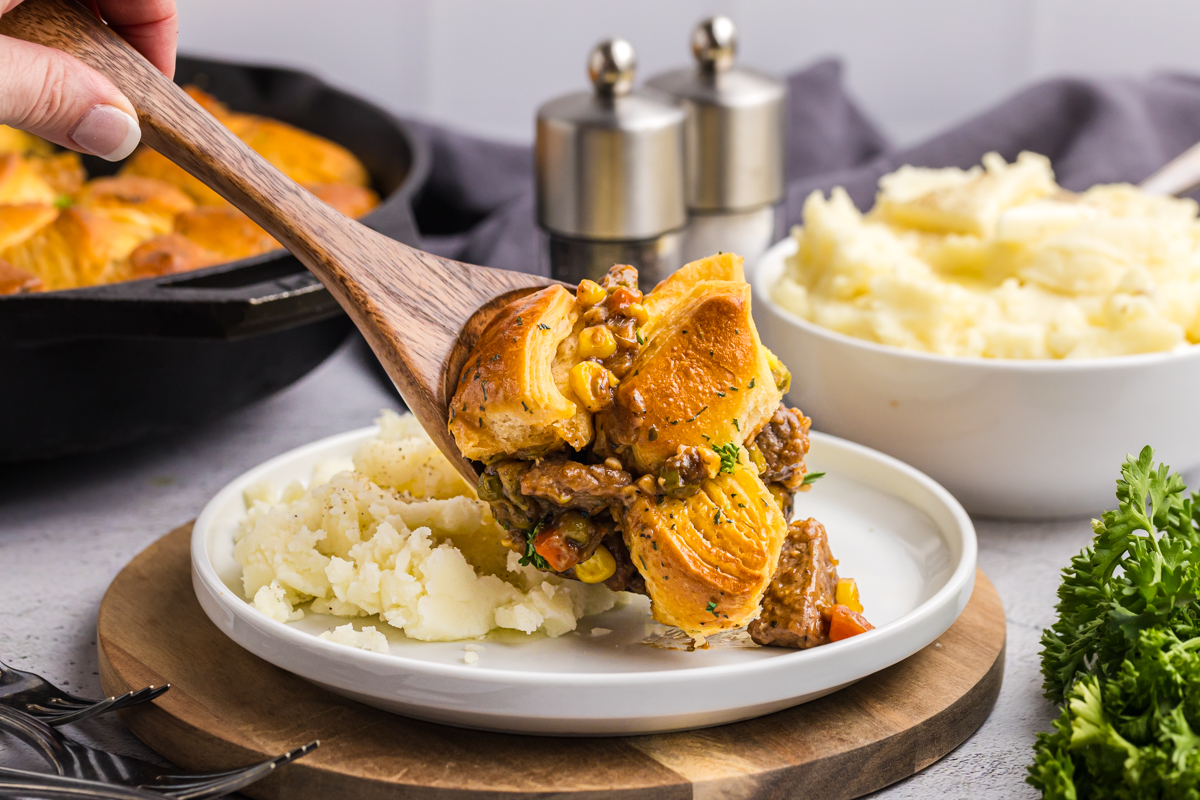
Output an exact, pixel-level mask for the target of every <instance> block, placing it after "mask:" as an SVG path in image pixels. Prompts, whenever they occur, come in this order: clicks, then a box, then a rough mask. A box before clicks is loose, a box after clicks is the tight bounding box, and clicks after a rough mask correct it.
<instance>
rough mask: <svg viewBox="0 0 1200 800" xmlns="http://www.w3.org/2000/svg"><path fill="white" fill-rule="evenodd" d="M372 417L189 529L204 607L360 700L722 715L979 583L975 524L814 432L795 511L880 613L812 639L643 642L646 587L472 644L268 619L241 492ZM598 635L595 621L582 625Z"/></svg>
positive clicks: (638, 716) (456, 720)
mask: <svg viewBox="0 0 1200 800" xmlns="http://www.w3.org/2000/svg"><path fill="white" fill-rule="evenodd" d="M376 433H377V430H376V429H374V428H368V429H364V430H359V431H353V432H351V433H347V434H343V435H341V436H335V437H332V438H329V439H325V440H323V441H319V442H315V443H313V444H310V445H308V446H306V447H302V448H299V449H298V450H293V451H292V452H290V453H286V454H284V455H282V456H279V457H278V458H275V459H273V460H271V461H268V462H267V463H265V464H263V465H261V466H259V467H256V468H255V469H252V470H251V471H249V472H247V473H246V474H245V475H242V476H241V477H240V478H237V479H236V480H234V481H233V482H232V483H230V484H229V485H228V486H226V487H225V488H224V489H222V490H221V491H220V492H219V493H218V494H217V496H216V497H214V498H213V499H212V500H211V501H210V502H209V503H208V505H207V506H205V508H204V511H203V512H202V513H201V514H200V517H199V519H197V520H196V525H195V528H194V532H193V534H192V548H191V549H192V583H193V585H194V587H195V590H196V596H197V598H199V600H200V605H201V606H202V607H203V608H204V611H205V613H206V614H207V615H208V617H209V618H210V619H211V620H212V621H213V622H214V623H215V624H216V625H217V627H218V628H220V629H221V631H223V632H224V633H225V634H226V635H227V636H229V637H230V638H231V639H233V641H235V642H237V643H238V644H239V645H241V646H242V647H244V648H245V649H247V650H249V651H250V652H251V653H254V654H255V655H257V656H259V657H260V658H263V659H265V660H267V661H269V662H271V663H272V664H275V665H276V666H278V667H281V668H283V669H285V670H288V671H289V672H293V673H295V674H296V675H299V676H300V677H302V678H305V679H307V680H309V681H312V682H313V683H316V684H318V685H320V686H323V687H325V688H327V689H329V690H331V691H333V692H337V693H338V694H341V695H344V696H346V697H350V698H352V699H355V700H358V701H360V702H363V703H366V704H368V705H372V706H375V707H377V708H382V709H385V710H388V711H394V712H397V713H401V714H405V715H407V716H412V717H418V718H421V719H427V720H432V721H435V722H443V723H448V724H451V725H460V726H464V727H473V728H484V729H490V730H501V731H512V732H519V733H542V734H567V735H591V736H596V735H620V734H637V733H651V732H657V731H669V730H682V729H686V728H696V727H703V726H708V725H718V724H722V723H726V722H734V721H737V720H741V719H748V718H750V717H754V716H759V715H762V714H767V713H770V712H772V711H778V710H780V709H783V708H787V707H789V706H793V705H796V704H798V703H803V702H805V701H807V700H811V699H814V698H816V697H820V696H821V695H824V694H828V693H829V692H831V691H834V690H836V689H838V688H840V687H842V686H845V685H846V684H848V683H852V682H854V681H857V680H859V679H861V678H863V677H865V676H867V675H870V674H871V673H873V672H876V671H878V670H881V669H883V668H885V667H887V666H889V665H891V664H894V663H896V662H897V661H900V660H902V659H904V658H907V657H908V656H910V655H912V654H913V653H915V652H917V651H918V650H920V649H921V648H922V647H925V646H926V645H928V644H929V643H930V642H932V641H933V640H934V639H936V638H937V637H938V636H939V635H941V633H942V632H943V631H945V630H946V628H948V627H950V625H951V624H952V623H953V622H954V620H955V619H957V618H958V615H959V614H960V613H961V612H962V609H963V608H964V607H965V606H966V604H967V601H968V600H969V599H970V596H971V590H972V588H973V587H974V582H975V553H976V546H975V531H974V529H973V528H972V526H971V520H970V519H969V518H968V517H967V515H966V512H965V511H963V509H962V507H961V506H959V505H958V503H957V502H955V500H954V498H953V497H951V496H950V494H949V493H948V492H946V490H945V489H943V488H942V487H940V486H938V485H937V484H936V483H934V482H933V481H932V480H930V479H929V478H928V477H926V476H924V475H922V474H921V473H919V472H917V471H916V470H914V469H912V468H911V467H908V466H906V465H904V464H901V463H899V462H897V461H896V460H895V459H892V458H888V457H887V456H884V455H881V454H879V453H875V452H873V451H871V450H868V449H867V448H865V447H861V446H859V445H856V444H851V443H849V442H843V441H840V440H838V439H834V438H833V437H830V436H822V435H819V434H818V435H816V436H814V437H813V443H812V451H811V452H810V454H809V463H810V465H811V466H812V468H813V469H817V470H825V471H827V472H828V475H827V477H825V478H824V479H822V480H821V481H819V482H817V484H816V485H815V486H814V487H813V490H812V491H811V492H808V493H807V494H803V495H800V497H799V501H798V503H797V506H798V509H797V511H798V513H799V514H803V515H806V516H814V517H816V518H817V519H819V520H821V521H822V522H823V523H824V524H825V526H826V528H827V529H828V531H829V538H830V543H831V546H832V548H833V552H834V554H835V555H836V556H837V558H838V559H839V560H840V566H839V571H840V572H841V574H843V575H846V576H851V577H854V578H856V579H857V580H858V583H859V586H860V590H861V593H862V598H863V604H864V606H865V607H866V614H867V617H868V618H869V619H870V620H871V621H872V622H874V623H875V624H876V625H877V626H878V627H877V628H876V629H875V630H873V631H869V632H867V633H865V634H861V635H859V636H855V637H853V638H851V639H847V640H844V641H841V642H835V643H833V644H828V645H825V646H823V647H818V648H815V649H813V650H806V651H793V650H781V649H778V648H766V647H745V646H740V647H738V646H724V647H723V646H714V647H712V648H711V649H709V650H704V651H697V652H691V653H689V652H685V651H682V650H675V649H664V648H662V647H652V646H648V644H647V638H648V637H651V638H653V637H661V636H662V632H663V631H665V630H667V629H665V628H663V626H659V625H657V624H655V623H653V622H652V621H651V620H650V616H649V611H648V604H647V603H646V602H645V601H644V599H643V601H642V602H637V603H634V604H631V605H626V606H622V607H618V608H615V609H613V610H611V611H607V612H605V613H603V614H598V615H595V616H593V617H589V618H586V619H584V620H582V621H581V622H580V628H579V630H578V631H576V632H574V633H570V634H567V635H565V636H561V637H559V638H557V639H549V638H546V637H544V636H543V637H535V636H526V635H524V634H520V633H513V632H509V633H507V634H503V635H495V634H494V635H493V636H492V637H489V638H488V639H485V640H483V641H482V642H481V644H482V647H483V650H482V652H479V653H478V655H479V661H478V663H476V664H473V665H467V664H465V663H463V658H464V656H465V653H464V649H463V648H464V644H463V643H462V642H419V641H414V640H410V639H406V638H405V637H404V636H403V634H401V633H399V632H398V631H396V630H394V629H390V628H388V626H386V625H381V624H380V623H379V622H378V621H377V620H374V619H359V620H356V621H355V622H356V624H357V625H358V626H361V625H375V626H376V627H377V628H380V629H384V630H386V631H388V638H389V643H390V652H388V653H387V654H379V653H371V652H366V651H363V650H357V649H354V648H351V647H346V646H344V645H340V644H334V643H332V642H328V641H324V640H322V639H319V638H318V636H319V635H320V633H321V632H323V631H326V630H329V629H331V628H333V627H334V626H336V625H340V624H345V623H346V622H347V620H344V619H337V618H333V617H325V616H318V615H313V614H309V615H307V616H306V617H305V618H304V619H302V620H300V621H298V622H294V623H288V624H284V623H280V622H276V621H275V620H273V619H271V618H269V617H267V616H266V615H264V614H261V613H260V612H258V611H257V610H255V609H254V608H253V607H252V606H251V605H250V604H249V603H247V602H246V601H245V600H244V599H243V597H242V592H241V568H240V567H239V566H238V564H237V563H236V562H235V561H234V559H233V535H234V532H235V530H236V529H237V526H238V523H239V521H240V520H241V519H242V518H243V517H244V516H245V508H244V506H243V501H242V491H243V489H245V488H246V487H247V486H249V485H251V484H254V483H258V482H260V481H262V480H266V479H270V480H273V481H275V482H276V484H277V485H285V484H286V483H288V482H289V481H292V480H300V481H302V482H307V481H308V480H309V479H310V478H311V476H312V469H313V466H314V465H315V464H317V463H318V462H320V461H323V460H326V459H329V458H337V457H344V456H348V455H351V454H353V453H354V451H355V450H356V449H357V448H358V446H359V444H361V443H362V442H363V441H365V440H367V439H368V438H370V437H372V436H374V435H375V434H376ZM597 628H600V629H607V630H608V631H610V632H609V633H601V634H600V635H593V634H592V631H593V630H594V629H597Z"/></svg>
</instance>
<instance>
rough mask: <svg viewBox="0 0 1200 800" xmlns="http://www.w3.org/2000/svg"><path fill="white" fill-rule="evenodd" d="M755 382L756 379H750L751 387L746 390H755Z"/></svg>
mask: <svg viewBox="0 0 1200 800" xmlns="http://www.w3.org/2000/svg"><path fill="white" fill-rule="evenodd" d="M754 381H755V379H754V378H751V379H750V385H749V386H747V387H746V388H747V389H753V388H754Z"/></svg>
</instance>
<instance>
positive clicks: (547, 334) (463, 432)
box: [450, 286, 592, 463]
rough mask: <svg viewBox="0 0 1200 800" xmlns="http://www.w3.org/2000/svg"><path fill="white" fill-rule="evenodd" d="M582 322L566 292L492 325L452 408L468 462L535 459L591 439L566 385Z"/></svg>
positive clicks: (543, 295)
mask: <svg viewBox="0 0 1200 800" xmlns="http://www.w3.org/2000/svg"><path fill="white" fill-rule="evenodd" d="M578 320H579V309H578V307H577V306H576V304H575V298H574V296H573V295H572V294H571V293H570V292H568V291H567V290H566V289H564V288H563V287H561V286H550V287H547V288H545V289H542V290H541V291H538V292H534V293H533V294H530V295H527V296H525V297H522V298H520V299H519V300H515V301H513V302H512V303H510V304H509V305H508V306H505V307H504V308H503V309H502V310H501V311H500V312H499V313H498V314H497V315H496V316H495V318H493V319H492V321H491V323H489V324H488V326H487V328H486V329H485V330H484V332H483V335H482V336H481V337H480V339H479V344H478V345H476V347H475V349H474V350H472V352H471V355H470V358H469V360H468V361H467V364H466V366H465V367H464V368H463V372H462V374H461V375H460V376H459V382H458V386H457V388H456V389H455V392H454V398H453V400H452V401H451V404H450V431H451V433H453V434H454V439H455V441H456V442H457V443H458V447H459V449H460V450H461V451H462V454H463V455H464V456H466V457H467V458H470V459H474V460H476V461H483V462H484V463H490V462H492V461H495V460H496V459H498V458H500V457H503V456H513V457H516V458H535V457H538V456H541V455H544V454H546V453H549V452H552V451H554V450H557V449H559V448H561V447H563V446H564V445H570V446H571V447H573V448H575V449H576V450H579V449H582V448H583V447H585V446H586V445H587V444H588V442H589V441H591V438H592V430H591V419H590V416H589V415H588V414H587V413H586V411H584V410H583V409H581V407H580V406H579V405H578V404H577V403H576V402H574V400H573V395H572V394H571V391H570V388H569V386H568V384H567V373H568V371H569V369H570V362H571V360H572V356H571V354H570V348H571V346H572V342H573V340H574V339H575V338H576V337H575V336H574V335H573V334H574V333H575V332H576V323H577V321H578ZM568 339H570V340H572V342H567V344H566V346H565V347H564V348H563V349H564V351H565V352H564V354H563V355H562V357H561V358H560V354H559V350H560V346H561V345H563V344H564V342H566V341H567V340H568Z"/></svg>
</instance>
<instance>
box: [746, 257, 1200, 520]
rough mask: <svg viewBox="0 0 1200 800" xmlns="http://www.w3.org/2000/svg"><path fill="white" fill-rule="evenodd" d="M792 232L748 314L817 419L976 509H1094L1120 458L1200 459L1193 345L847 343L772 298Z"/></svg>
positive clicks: (1198, 379)
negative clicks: (1061, 347) (960, 354)
mask: <svg viewBox="0 0 1200 800" xmlns="http://www.w3.org/2000/svg"><path fill="white" fill-rule="evenodd" d="M795 251H796V242H795V240H793V239H792V238H791V237H789V238H787V239H785V240H784V241H782V242H779V243H778V244H776V245H775V246H774V247H772V248H771V249H770V250H768V251H767V253H766V254H765V255H764V256H763V257H762V259H761V260H760V261H759V262H758V264H757V265H755V267H754V269H753V270H752V274H751V276H750V282H751V283H752V284H753V287H754V318H755V320H756V322H757V323H758V329H759V332H760V334H761V335H762V338H763V341H764V342H765V343H766V345H767V346H768V347H770V348H771V349H772V350H773V351H774V352H775V354H776V355H778V356H779V358H780V359H781V360H782V361H783V362H784V363H785V364H786V365H787V366H788V368H789V369H791V371H792V391H791V394H790V395H789V399H790V400H791V401H792V402H794V403H795V404H796V405H797V406H799V407H800V408H801V409H802V410H803V411H804V413H805V414H808V415H809V416H810V417H812V420H813V427H814V428H817V429H820V430H822V431H825V432H826V433H832V434H835V435H837V436H841V437H844V438H846V439H850V440H852V441H855V442H861V443H862V444H865V445H868V446H869V447H873V448H876V449H878V450H881V451H883V452H885V453H887V454H889V455H892V456H895V457H896V458H899V459H901V460H902V461H905V462H907V463H909V464H912V465H913V466H915V467H916V468H917V469H920V470H922V471H923V472H926V473H927V474H929V475H930V477H932V478H933V479H934V480H937V481H938V482H940V483H941V484H942V485H944V486H945V487H946V488H947V489H949V490H950V491H951V492H952V493H953V494H954V496H955V497H957V498H958V499H959V500H960V501H961V502H962V504H963V505H964V506H966V508H967V509H968V510H969V511H971V512H972V513H979V514H986V515H994V516H1002V517H1020V518H1032V517H1066V516H1076V515H1083V514H1092V515H1099V513H1100V512H1101V511H1104V510H1105V509H1107V508H1109V507H1110V506H1111V505H1112V504H1113V490H1114V488H1115V481H1116V479H1117V477H1118V475H1119V469H1120V466H1121V462H1122V460H1123V459H1124V458H1125V456H1126V454H1129V453H1135V454H1136V453H1137V452H1139V451H1140V450H1141V449H1142V447H1144V446H1145V445H1147V444H1148V445H1151V446H1152V447H1154V448H1155V450H1156V455H1157V457H1158V458H1159V459H1161V460H1162V461H1164V462H1165V463H1167V464H1170V465H1172V466H1173V467H1174V468H1175V469H1177V470H1181V471H1187V470H1190V469H1192V468H1194V467H1196V466H1197V465H1200V412H1198V411H1197V393H1198V392H1200V347H1189V348H1187V349H1186V350H1182V351H1177V352H1170V353H1151V354H1147V355H1137V356H1119V357H1113V358H1095V359H1072V360H1038V361H1031V360H1030V361H1027V360H1019V359H984V358H956V357H949V356H939V355H930V354H927V353H918V352H912V351H908V350H902V349H900V348H896V347H889V346H886V345H879V344H875V343H873V342H868V341H864V340H861V339H855V338H853V337H850V336H845V335H843V334H840V333H835V332H833V331H831V330H827V329H825V328H821V327H818V326H817V325H814V324H813V323H811V322H809V321H807V320H805V319H802V318H801V317H799V316H797V315H795V314H793V313H791V312H790V311H788V310H786V309H784V308H783V307H782V306H780V305H779V304H778V303H776V302H774V301H773V300H772V299H771V289H772V287H773V286H774V285H775V283H776V282H777V281H778V280H779V278H780V276H781V275H782V274H783V271H784V266H785V261H786V259H787V258H788V257H789V256H791V255H792V254H793V253H795Z"/></svg>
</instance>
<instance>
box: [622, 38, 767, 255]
mask: <svg viewBox="0 0 1200 800" xmlns="http://www.w3.org/2000/svg"><path fill="white" fill-rule="evenodd" d="M736 52H737V29H736V28H735V27H734V25H733V21H732V20H730V19H729V18H728V17H723V16H717V17H712V18H711V19H706V20H704V21H703V22H701V23H700V24H699V25H698V26H697V27H696V30H695V31H694V32H693V33H692V53H693V54H694V55H695V56H696V62H697V65H696V67H695V68H684V69H678V70H674V71H672V72H666V73H663V74H662V75H658V76H656V77H654V78H652V79H650V80H648V81H647V82H646V85H647V86H648V87H650V88H652V89H656V90H658V91H660V92H663V93H665V94H667V95H670V96H671V97H673V98H675V99H676V100H678V101H679V102H681V103H682V104H683V106H684V108H686V109H687V112H688V118H687V126H686V130H687V133H686V147H685V150H686V153H687V204H688V214H689V217H690V220H689V225H688V232H687V237H686V239H685V241H684V248H683V257H684V262H685V263H686V262H688V261H693V260H695V259H697V258H703V257H704V256H709V255H712V254H714V253H716V252H718V251H722V250H723V251H725V252H734V253H737V254H738V255H741V256H743V257H745V259H746V263H747V265H751V264H753V263H754V262H755V261H757V260H758V257H759V256H761V255H762V254H763V252H764V251H765V250H766V249H767V248H768V247H770V245H771V244H772V243H773V242H774V241H775V240H776V239H778V238H779V237H780V236H781V235H782V223H783V217H782V214H781V213H780V212H781V205H780V203H781V201H782V200H783V194H784V181H783V164H784V136H785V126H786V117H785V114H786V102H787V89H786V87H785V86H784V83H783V81H781V80H778V79H777V78H773V77H771V76H769V75H764V74H762V73H760V72H756V71H754V70H750V69H746V68H744V67H738V66H734V63H733V61H734V56H735V54H736Z"/></svg>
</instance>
